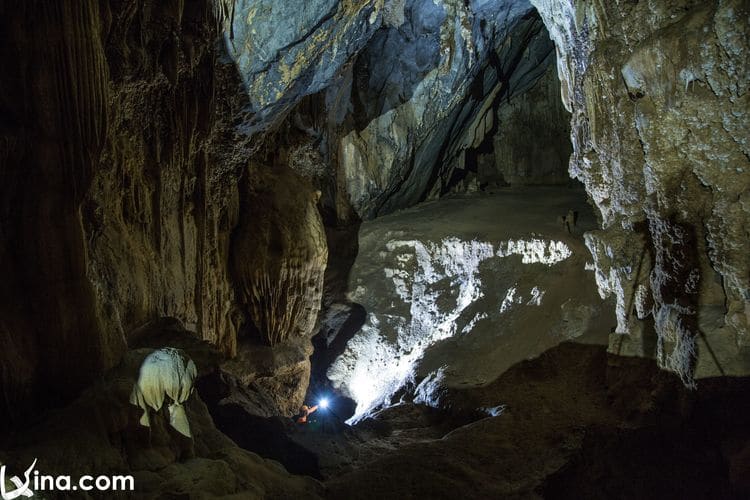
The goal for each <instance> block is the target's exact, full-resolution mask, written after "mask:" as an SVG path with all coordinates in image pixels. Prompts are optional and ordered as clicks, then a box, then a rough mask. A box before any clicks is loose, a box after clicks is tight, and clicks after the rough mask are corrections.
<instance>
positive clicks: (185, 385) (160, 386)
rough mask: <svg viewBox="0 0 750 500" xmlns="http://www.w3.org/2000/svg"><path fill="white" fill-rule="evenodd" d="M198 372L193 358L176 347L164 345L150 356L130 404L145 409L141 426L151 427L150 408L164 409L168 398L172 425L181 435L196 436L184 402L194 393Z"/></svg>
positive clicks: (132, 394) (142, 367)
mask: <svg viewBox="0 0 750 500" xmlns="http://www.w3.org/2000/svg"><path fill="white" fill-rule="evenodd" d="M197 375H198V370H197V369H196V367H195V363H193V360H191V359H189V358H187V357H186V356H185V355H183V354H182V353H181V352H180V351H179V350H177V349H174V348H172V347H164V348H162V349H159V350H156V351H154V352H152V353H151V354H149V355H148V356H146V359H144V360H143V364H142V365H141V370H140V373H139V375H138V381H137V382H136V383H135V386H133V391H132V392H131V393H130V403H131V404H134V405H136V406H139V407H141V408H142V409H143V415H142V416H141V420H140V423H141V425H143V426H146V427H150V426H151V419H150V417H149V414H148V411H149V408H151V409H152V410H154V411H159V410H161V408H162V406H163V405H164V401H165V397H168V398H169V399H170V401H171V402H170V403H169V424H170V425H171V426H172V427H173V428H174V429H175V430H177V431H178V432H179V433H180V434H182V435H184V436H187V437H192V434H191V433H190V424H189V423H188V419H187V415H186V414H185V408H184V407H183V406H182V403H184V402H185V401H187V399H188V398H189V397H190V394H191V393H192V392H193V382H195V377H196V376H197Z"/></svg>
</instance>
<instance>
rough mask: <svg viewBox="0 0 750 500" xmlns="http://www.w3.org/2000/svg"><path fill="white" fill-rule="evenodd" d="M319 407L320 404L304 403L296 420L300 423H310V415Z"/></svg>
mask: <svg viewBox="0 0 750 500" xmlns="http://www.w3.org/2000/svg"><path fill="white" fill-rule="evenodd" d="M317 409H318V405H315V406H312V407H311V406H307V405H302V407H301V408H300V409H299V414H298V415H297V417H296V421H297V423H298V424H307V423H308V420H307V419H308V417H309V416H310V415H311V414H313V413H315V411H316V410H317Z"/></svg>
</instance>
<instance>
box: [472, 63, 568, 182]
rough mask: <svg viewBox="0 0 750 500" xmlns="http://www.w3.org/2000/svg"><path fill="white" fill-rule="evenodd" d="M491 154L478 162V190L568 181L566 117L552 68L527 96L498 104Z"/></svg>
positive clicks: (548, 67) (552, 67) (550, 67)
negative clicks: (479, 186)
mask: <svg viewBox="0 0 750 500" xmlns="http://www.w3.org/2000/svg"><path fill="white" fill-rule="evenodd" d="M496 114H497V122H498V124H497V130H496V132H495V134H494V136H492V144H491V146H492V149H491V150H490V151H489V152H488V153H486V154H483V155H480V156H479V157H478V161H477V178H478V181H479V183H480V185H482V186H484V185H487V186H492V185H500V186H502V185H506V184H510V185H511V186H525V185H533V184H546V185H551V184H561V185H566V184H568V183H569V182H570V175H569V174H568V162H569V160H570V154H571V153H572V148H571V146H570V113H568V112H567V111H566V110H565V108H564V107H563V105H562V101H561V100H560V81H559V80H558V78H557V71H556V68H555V65H554V64H550V65H549V66H547V71H546V73H545V74H544V76H542V78H541V79H540V80H539V81H538V82H537V83H536V84H535V85H534V87H532V88H531V89H529V90H528V91H527V92H524V93H523V94H521V95H519V96H517V97H514V98H513V99H510V100H508V101H503V102H501V104H500V106H499V107H498V109H497V113H496Z"/></svg>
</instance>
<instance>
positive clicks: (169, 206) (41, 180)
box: [0, 0, 326, 426]
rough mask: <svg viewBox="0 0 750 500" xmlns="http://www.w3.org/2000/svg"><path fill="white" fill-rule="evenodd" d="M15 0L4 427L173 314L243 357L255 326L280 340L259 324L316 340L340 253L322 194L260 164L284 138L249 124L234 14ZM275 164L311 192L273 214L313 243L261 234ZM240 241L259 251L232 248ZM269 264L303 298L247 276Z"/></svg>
mask: <svg viewBox="0 0 750 500" xmlns="http://www.w3.org/2000/svg"><path fill="white" fill-rule="evenodd" d="M0 12H2V14H3V16H2V17H3V19H2V27H3V31H2V45H1V46H2V60H3V61H4V64H7V66H6V68H7V76H5V77H4V78H3V79H2V94H3V97H2V101H1V102H0V106H1V107H2V109H1V111H2V117H3V118H2V141H1V142H0V144H1V146H0V156H1V157H2V159H3V160H2V161H3V166H2V177H3V180H4V182H3V186H2V188H0V189H2V196H1V197H2V199H3V204H2V213H1V215H0V217H1V218H0V220H1V221H2V222H1V223H0V228H1V229H0V231H2V244H1V245H0V256H1V258H0V266H1V267H0V269H1V271H2V274H3V275H4V280H3V283H2V285H0V298H1V299H2V300H0V302H1V304H0V307H1V308H2V310H0V340H2V344H3V349H2V352H1V353H0V361H1V363H0V394H2V401H1V402H0V413H1V414H2V417H3V418H2V419H1V420H0V422H2V425H3V426H5V425H6V424H8V423H9V422H11V420H13V421H19V420H21V417H22V416H23V415H26V414H28V413H29V412H30V411H32V410H34V409H36V408H46V407H49V406H51V405H55V404H58V403H61V402H64V401H65V400H68V399H69V398H70V397H71V396H73V395H74V394H75V393H76V392H77V391H78V390H80V389H81V388H82V387H83V386H85V385H86V384H88V383H90V382H91V381H92V380H93V379H95V378H96V377H97V376H98V375H99V374H100V373H102V372H103V371H104V370H106V369H107V368H110V367H112V366H114V365H116V364H117V363H118V362H119V360H120V359H121V357H122V355H123V354H124V352H125V350H126V349H127V346H128V343H130V342H131V341H135V340H137V337H138V335H140V334H142V332H143V331H144V330H143V329H142V328H140V327H141V326H143V325H144V324H146V323H149V322H152V321H154V320H157V319H158V318H163V317H173V318H176V319H177V320H178V321H179V322H180V323H181V324H183V325H185V326H186V327H187V328H188V329H190V330H192V331H195V332H197V334H198V335H199V336H200V337H202V338H203V339H206V340H209V341H210V342H211V343H212V344H214V345H215V346H217V347H218V348H219V349H220V350H221V351H222V353H223V354H224V355H226V356H233V355H235V354H236V352H237V342H238V335H239V334H240V333H245V334H246V335H245V336H244V339H245V340H246V341H247V342H248V343H249V344H253V343H255V344H263V343H264V342H266V341H269V339H270V338H273V335H269V333H268V332H265V331H263V332H261V331H258V330H257V329H256V330H252V328H249V327H248V325H250V324H261V323H262V320H263V318H264V317H267V316H268V315H272V314H274V313H275V314H277V316H278V315H282V316H283V315H287V316H288V317H287V319H285V320H284V321H285V325H286V326H287V327H288V329H289V330H290V331H292V332H293V334H294V335H295V336H297V337H303V338H304V337H306V336H308V335H309V334H310V333H311V330H312V329H313V326H314V322H315V318H316V316H317V308H318V303H319V295H320V291H319V290H320V289H321V288H322V274H323V270H324V268H325V260H326V259H325V256H326V246H325V240H324V239H322V236H321V234H322V229H321V227H320V217H319V215H318V214H317V211H316V210H315V198H316V195H315V191H314V190H313V189H312V188H311V187H310V186H308V185H307V184H304V183H300V184H299V186H292V185H291V184H294V183H295V182H296V181H295V180H294V179H291V178H289V177H283V176H282V175H281V174H279V173H278V170H275V169H274V165H273V163H263V162H258V161H256V162H254V163H252V164H250V163H249V162H248V160H249V159H250V158H251V157H253V155H255V154H257V153H258V152H259V151H260V150H262V147H263V145H264V144H265V142H266V141H264V140H263V139H261V138H259V137H251V136H249V135H247V134H246V133H242V131H241V130H239V129H238V127H237V124H238V123H242V118H241V117H243V116H245V115H244V114H243V113H245V112H246V110H247V109H248V105H249V104H250V103H251V102H252V99H251V96H250V95H249V94H248V93H247V91H246V88H245V86H244V83H243V79H242V76H241V74H239V73H238V72H237V67H236V66H235V64H234V62H233V61H232V60H231V58H229V57H228V56H226V53H225V48H224V45H223V44H222V43H220V41H219V37H220V33H221V30H220V24H221V21H222V13H221V11H220V9H218V10H217V8H216V5H215V4H214V3H213V2H211V1H208V0H207V1H197V2H185V3H183V2H154V1H150V0H132V1H125V2H119V3H104V4H101V5H99V4H98V3H96V2H73V1H71V2H58V3H55V4H50V3H49V2H4V3H3V5H2V7H0ZM297 98H299V96H297ZM274 138H275V137H274ZM275 147H282V148H283V145H279V144H276V145H275ZM262 172H269V173H268V174H267V175H268V176H270V177H271V179H267V180H266V185H273V184H274V183H278V184H283V183H284V182H288V183H290V185H289V186H287V187H288V189H290V190H293V191H295V192H296V196H298V197H299V198H298V199H297V198H290V199H289V200H288V203H289V204H291V205H293V207H292V208H291V209H290V210H284V207H281V209H280V210H281V211H280V212H277V213H276V215H277V218H275V219H267V220H273V221H275V222H276V223H277V226H278V227H286V232H285V236H284V239H283V241H282V243H283V242H290V241H293V242H296V247H294V248H297V249H299V248H302V249H308V248H309V249H312V250H310V251H302V252H298V251H297V250H295V249H294V248H292V249H291V250H290V249H289V248H286V249H283V248H282V249H277V248H276V246H277V243H278V242H277V241H276V240H275V239H274V238H273V234H270V233H269V232H265V233H264V232H253V231H252V230H246V229H247V228H251V229H252V221H258V220H263V218H264V217H266V216H265V215H264V214H265V213H266V212H270V211H271V209H272V207H271V206H269V207H266V206H262V205H260V204H258V203H256V204H253V203H246V201H247V199H248V191H247V189H246V186H247V182H248V179H249V182H253V181H254V180H255V179H256V178H257V177H258V176H261V173H262ZM282 177H283V178H282ZM301 199H304V200H305V201H304V202H299V203H297V202H298V201H299V200H301ZM300 211H301V212H300ZM300 213H303V215H304V214H306V215H304V217H303V218H300V219H299V220H294V221H293V222H289V221H290V220H291V219H292V218H293V217H296V216H297V215H299V214H300ZM240 221H244V223H243V224H240ZM316 224H317V225H316ZM264 238H265V239H264ZM248 249H253V250H257V251H253V252H251V251H248ZM235 250H236V251H238V252H240V251H242V252H246V254H245V255H244V257H241V258H239V259H234V260H232V259H231V258H230V255H231V254H232V252H233V251H235ZM276 250H278V251H276ZM253 259H255V261H252V262H251V260H253ZM238 262H240V263H241V264H242V265H234V267H233V265H232V264H233V263H234V264H237V263H238ZM256 268H261V269H277V270H278V269H286V270H287V274H288V275H292V276H291V278H290V279H291V281H292V282H294V283H296V285H295V286H294V287H290V288H289V289H288V290H287V289H286V288H284V290H283V292H282V294H283V295H284V297H282V302H283V303H284V304H286V303H287V302H286V301H285V300H284V299H286V298H291V299H290V301H289V305H290V307H289V308H288V309H285V308H284V307H282V308H281V309H282V312H278V311H279V307H275V308H274V307H272V306H270V305H268V304H265V305H261V306H257V304H256V305H253V301H252V300H251V298H252V297H257V295H258V294H263V293H265V292H264V291H263V289H262V288H259V283H260V281H258V280H255V281H253V279H252V277H248V276H246V275H245V274H252V273H255V272H256ZM271 275H272V277H271V279H272V280H273V279H278V276H276V275H273V273H271ZM252 276H255V274H252ZM287 294H288V296H287ZM298 296H301V297H306V298H305V300H303V301H301V302H300V303H299V304H297V305H294V304H296V302H295V301H296V300H297V297H298ZM292 303H294V304H292ZM305 342H307V345H302V344H300V342H299V341H297V343H296V344H295V345H299V346H300V347H299V348H300V352H301V353H306V352H307V350H308V348H309V340H305ZM295 363H296V361H295ZM256 368H257V367H254V368H251V370H254V369H256ZM305 370H307V372H309V366H307V368H305V367H302V372H304V371H305ZM298 383H300V384H303V381H298ZM302 391H303V392H304V389H302ZM297 392H299V391H297ZM280 398H281V399H284V398H285V396H283V395H282V396H280ZM292 399H293V401H286V400H284V401H281V402H280V404H287V405H292V406H294V405H298V404H299V403H300V401H299V400H300V399H301V396H299V395H297V396H294V397H293V398H292ZM6 416H7V417H8V418H5V417H6Z"/></svg>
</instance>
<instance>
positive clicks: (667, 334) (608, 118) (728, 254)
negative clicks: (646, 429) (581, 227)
mask: <svg viewBox="0 0 750 500" xmlns="http://www.w3.org/2000/svg"><path fill="white" fill-rule="evenodd" d="M532 3H533V4H534V5H535V6H536V7H537V8H538V9H539V12H540V13H541V15H542V17H543V19H544V20H545V23H546V24H547V27H548V28H549V30H550V34H551V36H552V38H553V39H554V40H555V43H556V46H557V51H558V70H559V74H560V77H561V80H562V96H563V102H564V103H565V105H566V107H567V108H568V109H569V110H570V111H571V112H572V113H573V116H572V122H571V126H572V139H573V149H574V153H573V157H572V159H571V164H570V173H571V175H572V176H573V177H575V178H578V179H580V180H581V181H582V182H583V183H584V184H585V186H586V190H587V191H588V193H589V195H590V197H591V199H592V201H593V202H594V203H595V205H596V207H597V208H598V210H599V214H600V217H601V226H602V230H601V231H597V232H593V233H591V234H590V235H589V236H588V244H589V248H590V249H591V251H592V253H593V255H594V259H595V261H596V267H597V281H598V283H599V287H600V290H601V293H602V294H603V295H609V294H613V295H614V296H615V297H616V299H617V315H618V332H617V335H616V336H614V337H613V338H612V346H611V348H612V349H613V350H614V351H616V352H621V353H630V354H638V355H647V356H656V357H658V358H659V360H660V362H661V364H662V366H664V367H666V368H669V369H672V370H674V371H676V372H678V373H679V374H680V375H681V376H682V377H683V379H684V381H685V383H687V384H692V383H693V382H692V381H693V377H694V376H699V377H700V376H708V375H713V374H738V373H746V372H747V370H748V366H750V357H749V355H748V340H747V339H748V328H749V323H748V321H749V320H750V312H749V311H750V300H749V299H750V292H749V289H748V286H749V283H750V281H748V275H749V274H748V273H749V272H750V269H749V266H750V260H748V258H747V249H748V248H750V232H748V213H750V212H749V211H748V203H747V200H746V199H747V193H748V188H750V158H749V157H748V143H747V140H748V139H747V137H748V136H747V131H748V130H749V129H750V113H749V112H748V109H750V106H749V104H750V102H749V101H748V99H750V97H749V96H750V94H749V93H748V85H750V83H749V82H750V64H749V63H748V61H749V60H750V58H749V57H748V54H749V53H750V47H749V46H748V33H749V32H750V26H749V25H748V16H749V12H748V8H749V6H748V4H747V2H744V1H741V0H722V1H718V2H708V3H706V2H696V1H690V0H685V1H675V2H615V3H587V2H579V1H577V0H569V1H568V0H566V1H555V0H533V1H532ZM722 316H723V317H722ZM696 358H697V359H696Z"/></svg>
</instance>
